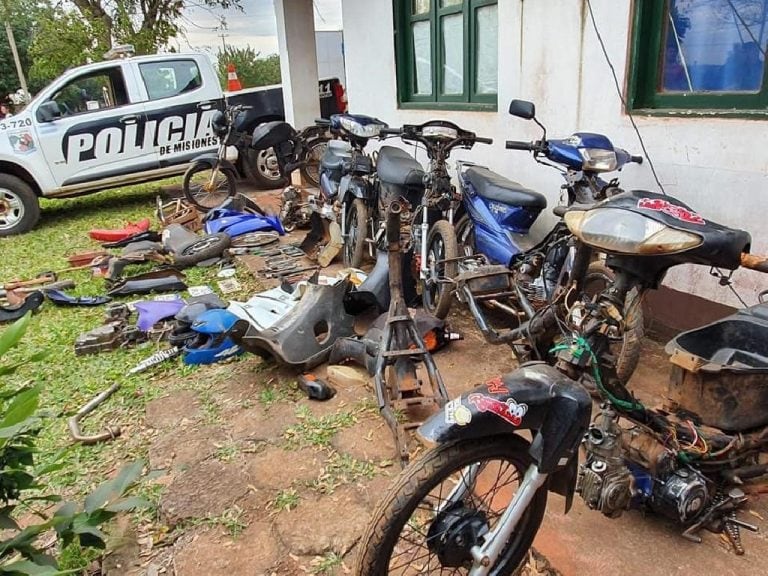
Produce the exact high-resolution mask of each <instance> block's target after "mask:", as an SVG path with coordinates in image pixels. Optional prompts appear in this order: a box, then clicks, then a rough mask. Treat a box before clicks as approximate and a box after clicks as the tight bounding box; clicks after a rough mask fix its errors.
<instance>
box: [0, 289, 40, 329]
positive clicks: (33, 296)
mask: <svg viewBox="0 0 768 576" xmlns="http://www.w3.org/2000/svg"><path fill="white" fill-rule="evenodd" d="M44 300H45V296H43V293H42V292H38V291H35V292H32V293H30V294H29V295H28V296H27V297H26V298H25V299H24V301H23V302H22V303H21V304H20V305H18V306H7V307H6V306H0V323H4V322H14V321H15V320H18V319H19V318H21V317H22V316H24V315H25V314H26V313H27V312H34V311H35V310H37V309H38V308H40V306H41V305H42V304H43V301H44Z"/></svg>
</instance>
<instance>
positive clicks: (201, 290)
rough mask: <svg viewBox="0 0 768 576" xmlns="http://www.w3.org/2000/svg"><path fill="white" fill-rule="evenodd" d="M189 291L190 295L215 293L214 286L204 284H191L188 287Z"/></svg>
mask: <svg viewBox="0 0 768 576" xmlns="http://www.w3.org/2000/svg"><path fill="white" fill-rule="evenodd" d="M187 292H189V295H190V296H193V297H194V296H205V295H206V294H213V288H211V287H210V286H206V285H202V286H190V287H189V288H187Z"/></svg>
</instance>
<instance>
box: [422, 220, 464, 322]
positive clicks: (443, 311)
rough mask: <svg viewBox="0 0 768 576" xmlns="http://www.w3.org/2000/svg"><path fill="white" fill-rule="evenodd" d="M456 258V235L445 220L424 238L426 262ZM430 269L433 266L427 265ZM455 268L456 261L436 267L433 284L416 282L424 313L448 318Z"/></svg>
mask: <svg viewBox="0 0 768 576" xmlns="http://www.w3.org/2000/svg"><path fill="white" fill-rule="evenodd" d="M458 256H459V247H458V246H457V244H456V232H455V231H454V229H453V226H452V225H451V223H450V222H448V220H439V221H437V222H435V223H434V224H433V225H432V226H431V227H430V229H429V234H428V235H427V260H428V261H432V260H434V261H440V260H450V259H454V258H457V257H458ZM429 268H430V269H431V268H432V265H431V264H430V265H429ZM457 273H458V265H457V263H456V261H455V260H454V261H453V262H445V263H443V264H442V267H439V266H435V270H434V273H430V274H431V275H432V276H433V279H432V280H433V281H432V283H431V284H430V283H428V282H427V281H426V280H419V284H420V285H421V299H422V301H423V304H424V309H425V310H426V311H427V312H429V313H430V314H432V315H433V316H436V317H437V318H440V319H441V320H442V319H444V318H445V317H446V316H448V312H450V310H451V304H452V303H453V293H454V291H455V288H454V285H453V283H452V282H450V281H446V280H452V279H453V278H455V277H456V274H457Z"/></svg>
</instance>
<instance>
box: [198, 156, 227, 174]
mask: <svg viewBox="0 0 768 576" xmlns="http://www.w3.org/2000/svg"><path fill="white" fill-rule="evenodd" d="M217 162H218V163H219V169H220V170H223V171H224V172H232V173H233V174H237V168H235V165H234V164H232V162H230V161H229V160H226V159H225V160H219V157H218V155H216V154H201V155H200V156H197V157H196V158H194V159H193V160H192V167H193V168H194V167H196V166H205V167H206V168H213V167H214V166H215V165H216V163H217Z"/></svg>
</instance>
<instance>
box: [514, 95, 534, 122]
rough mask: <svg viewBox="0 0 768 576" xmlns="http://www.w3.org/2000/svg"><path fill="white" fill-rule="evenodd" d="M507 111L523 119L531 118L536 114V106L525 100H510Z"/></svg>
mask: <svg viewBox="0 0 768 576" xmlns="http://www.w3.org/2000/svg"><path fill="white" fill-rule="evenodd" d="M509 113H510V114H511V115H512V116H517V117H518V118H523V119H524V120H531V119H534V118H535V116H536V106H535V105H534V103H533V102H528V101H526V100H512V102H510V103H509Z"/></svg>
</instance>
